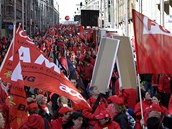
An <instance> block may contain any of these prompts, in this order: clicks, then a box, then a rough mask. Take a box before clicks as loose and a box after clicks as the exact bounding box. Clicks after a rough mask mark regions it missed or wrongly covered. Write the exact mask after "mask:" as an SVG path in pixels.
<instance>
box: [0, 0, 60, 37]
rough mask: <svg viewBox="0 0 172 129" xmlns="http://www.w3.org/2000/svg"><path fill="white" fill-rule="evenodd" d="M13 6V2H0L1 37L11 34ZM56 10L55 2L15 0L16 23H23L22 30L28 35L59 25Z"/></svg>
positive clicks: (10, 0) (53, 0)
mask: <svg viewBox="0 0 172 129" xmlns="http://www.w3.org/2000/svg"><path fill="white" fill-rule="evenodd" d="M14 4H15V0H0V6H1V8H0V30H1V36H3V35H8V34H9V33H12V30H13V22H14V19H15V18H14V16H15V13H14V12H15V11H14ZM22 5H24V10H23V11H22V7H23V6H22ZM58 8H59V6H58V2H57V0H16V23H17V24H18V23H24V30H26V32H27V34H29V35H32V34H34V33H36V32H38V31H39V32H40V31H41V32H42V31H45V29H46V27H48V26H50V25H53V24H59V9H58ZM22 15H24V17H23V18H22Z"/></svg>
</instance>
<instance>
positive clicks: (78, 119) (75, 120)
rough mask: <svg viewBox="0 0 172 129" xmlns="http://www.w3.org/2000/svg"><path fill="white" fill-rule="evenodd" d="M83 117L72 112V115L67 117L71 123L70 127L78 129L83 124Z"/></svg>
mask: <svg viewBox="0 0 172 129" xmlns="http://www.w3.org/2000/svg"><path fill="white" fill-rule="evenodd" d="M83 120H84V116H83V115H82V113H81V112H73V113H72V115H71V116H70V117H69V121H70V122H72V126H74V127H75V129H80V128H81V126H82V124H83Z"/></svg>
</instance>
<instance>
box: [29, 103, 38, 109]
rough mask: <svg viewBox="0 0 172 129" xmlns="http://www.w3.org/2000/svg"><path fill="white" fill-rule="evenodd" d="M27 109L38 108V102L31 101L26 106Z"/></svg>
mask: <svg viewBox="0 0 172 129" xmlns="http://www.w3.org/2000/svg"><path fill="white" fill-rule="evenodd" d="M27 110H28V111H32V110H38V104H37V103H31V104H29V105H28V107H27Z"/></svg>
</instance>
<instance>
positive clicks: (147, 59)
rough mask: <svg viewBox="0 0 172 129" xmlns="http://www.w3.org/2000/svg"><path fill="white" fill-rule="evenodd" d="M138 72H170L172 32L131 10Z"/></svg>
mask: <svg viewBox="0 0 172 129" xmlns="http://www.w3.org/2000/svg"><path fill="white" fill-rule="evenodd" d="M132 14H133V23H134V35H135V46H136V59H137V60H136V62H137V72H138V73H139V74H172V67H171V63H170V62H172V55H171V51H172V43H171V41H172V33H170V32H169V31H168V30H166V29H164V27H162V26H160V25H158V24H157V23H156V22H155V21H153V20H150V19H149V18H148V17H146V16H144V15H143V14H141V13H139V12H137V11H135V10H132Z"/></svg>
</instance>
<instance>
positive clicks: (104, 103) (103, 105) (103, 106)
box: [82, 97, 108, 125]
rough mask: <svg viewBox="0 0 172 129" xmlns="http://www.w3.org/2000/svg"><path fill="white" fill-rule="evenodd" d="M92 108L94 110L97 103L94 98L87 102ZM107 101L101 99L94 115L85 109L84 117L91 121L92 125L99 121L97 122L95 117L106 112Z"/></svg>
mask: <svg viewBox="0 0 172 129" xmlns="http://www.w3.org/2000/svg"><path fill="white" fill-rule="evenodd" d="M87 102H88V103H89V104H90V106H91V107H92V108H93V106H94V103H95V102H96V99H95V98H93V97H90V98H89V99H88V101H87ZM107 105H108V103H107V101H106V99H105V98H101V99H100V102H99V105H98V106H97V108H96V110H95V111H94V113H92V112H91V111H89V110H88V109H84V110H83V112H82V113H83V115H84V116H85V117H86V118H88V119H89V123H90V124H91V125H95V123H97V120H95V119H94V118H95V116H96V115H98V114H100V112H101V111H103V110H105V109H106V108H107Z"/></svg>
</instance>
